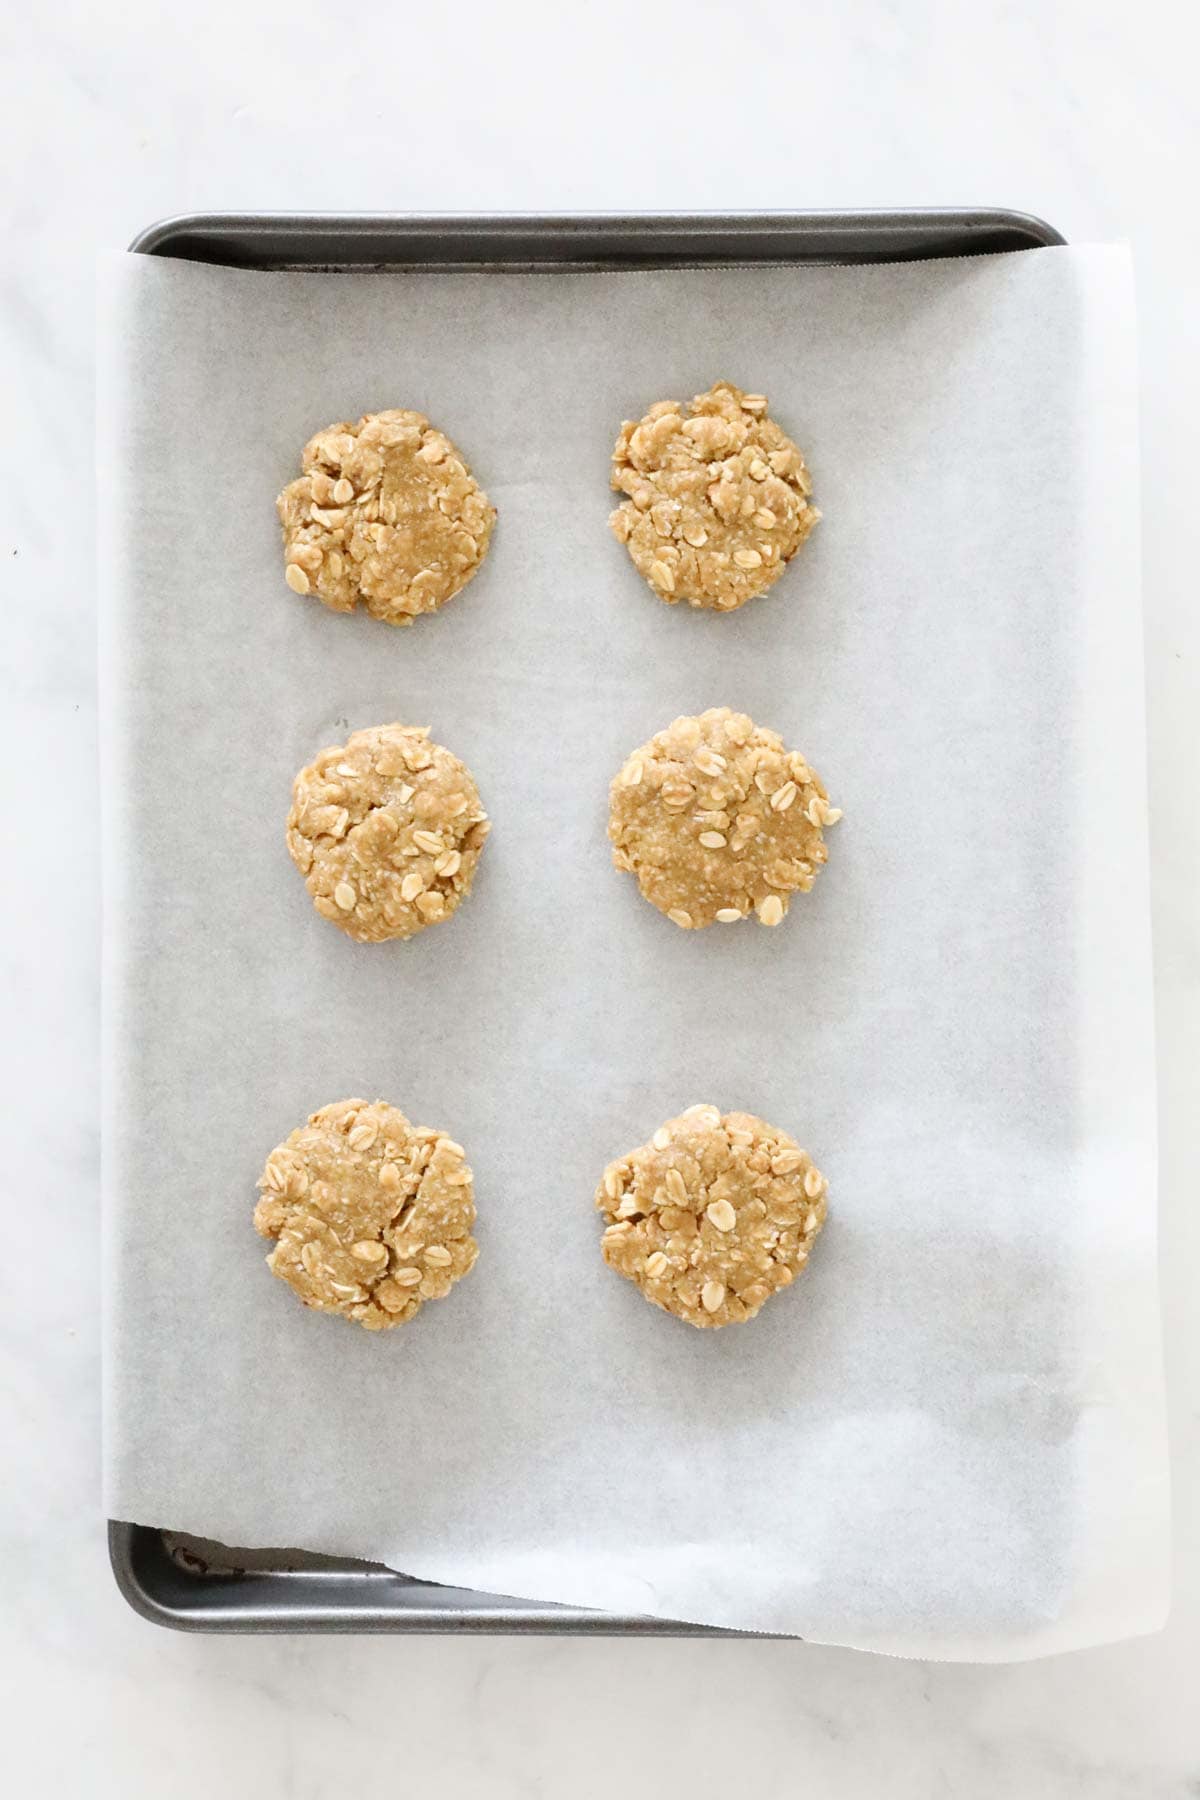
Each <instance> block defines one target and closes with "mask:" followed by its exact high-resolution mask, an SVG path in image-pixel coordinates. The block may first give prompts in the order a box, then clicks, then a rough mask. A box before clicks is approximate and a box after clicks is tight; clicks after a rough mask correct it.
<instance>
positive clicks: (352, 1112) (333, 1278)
mask: <svg viewBox="0 0 1200 1800" xmlns="http://www.w3.org/2000/svg"><path fill="white" fill-rule="evenodd" d="M258 1186H259V1189H260V1193H261V1198H260V1199H259V1202H258V1204H257V1206H256V1207H255V1209H254V1226H255V1230H256V1231H257V1232H258V1233H259V1235H260V1236H261V1237H265V1238H274V1239H275V1248H274V1249H273V1250H272V1251H271V1254H270V1255H269V1256H268V1257H267V1266H268V1268H269V1269H270V1270H271V1273H272V1274H273V1275H278V1277H279V1279H280V1280H281V1281H286V1282H287V1284H288V1286H289V1287H290V1288H292V1289H293V1290H294V1292H295V1293H296V1294H298V1295H299V1297H300V1299H301V1300H303V1302H304V1304H305V1306H312V1307H315V1308H316V1309H317V1310H318V1311H319V1312H331V1313H337V1314H339V1315H340V1316H341V1317H342V1318H343V1319H350V1320H352V1321H353V1322H354V1323H355V1324H357V1325H364V1326H365V1327H366V1328H367V1330H368V1331H387V1330H390V1328H391V1327H392V1326H393V1325H403V1324H404V1323H405V1322H406V1321H407V1320H408V1319H411V1318H412V1317H413V1315H414V1313H416V1312H418V1311H419V1310H420V1308H421V1307H422V1305H423V1304H424V1302H425V1301H426V1300H440V1299H442V1298H443V1296H444V1295H446V1294H448V1293H449V1292H450V1289H451V1288H452V1287H453V1285H454V1283H455V1282H456V1281H460V1280H461V1279H462V1277H463V1276H464V1275H465V1274H467V1272H468V1271H469V1270H470V1268H471V1267H472V1265H473V1264H474V1262H475V1258H476V1256H477V1254H478V1249H479V1247H478V1245H477V1244H476V1242H475V1240H474V1238H473V1237H472V1236H471V1227H472V1225H473V1224H474V1223H475V1200H474V1185H473V1182H472V1178H471V1171H470V1168H469V1167H468V1165H467V1161H466V1157H465V1154H464V1152H463V1148H462V1145H461V1144H456V1143H455V1142H454V1140H453V1139H452V1138H448V1137H447V1136H446V1135H445V1134H444V1133H443V1132H440V1131H430V1130H429V1129H427V1128H426V1127H425V1126H420V1125H410V1124H409V1122H408V1120H407V1119H406V1118H405V1116H404V1114H403V1113H402V1112H400V1111H399V1109H398V1108H397V1107H394V1106H389V1105H388V1103H387V1101H386V1100H376V1101H375V1102H374V1104H372V1105H368V1103H367V1102H366V1101H365V1100H338V1101H336V1102H335V1103H334V1104H333V1105H332V1106H323V1107H322V1108H321V1109H320V1111H319V1112H315V1113H313V1114H312V1116H311V1117H310V1119H309V1121H308V1124H307V1125H301V1126H300V1127H299V1129H298V1130H296V1131H293V1132H292V1134H291V1136H290V1137H288V1138H285V1139H284V1141H283V1143H282V1144H280V1145H278V1146H277V1148H276V1149H274V1150H272V1152H271V1154H270V1156H269V1157H268V1158H267V1166H266V1168H265V1169H264V1170H263V1173H262V1177H261V1179H260V1181H259V1183H258Z"/></svg>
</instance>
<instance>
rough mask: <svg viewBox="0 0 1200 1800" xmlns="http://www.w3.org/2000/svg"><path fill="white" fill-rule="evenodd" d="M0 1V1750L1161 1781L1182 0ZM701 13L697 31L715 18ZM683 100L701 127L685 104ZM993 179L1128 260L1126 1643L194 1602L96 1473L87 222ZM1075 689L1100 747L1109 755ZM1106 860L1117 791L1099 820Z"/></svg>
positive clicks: (513, 1787)
mask: <svg viewBox="0 0 1200 1800" xmlns="http://www.w3.org/2000/svg"><path fill="white" fill-rule="evenodd" d="M440 14H442V9H439V8H437V7H435V6H431V5H424V6H420V7H418V6H415V5H411V4H404V3H397V0H394V3H393V4H391V5H374V4H371V3H369V0H368V4H365V5H359V6H357V7H355V8H353V9H347V10H346V11H345V12H343V13H339V12H338V11H337V10H336V9H333V8H328V7H320V8H319V7H317V6H316V5H315V4H312V3H311V0H291V3H290V4H283V3H282V0H277V3H275V4H262V3H258V4H256V3H255V0H243V3H242V4H240V5H233V4H230V3H229V0H219V3H214V4H212V5H209V6H208V7H207V8H205V9H202V17H201V15H199V14H196V13H195V12H192V13H190V14H189V13H174V12H172V11H171V10H170V9H165V8H163V9H160V8H158V7H156V6H151V5H149V4H148V3H147V0H142V3H141V4H140V5H133V6H130V7H129V8H127V9H126V16H125V17H124V18H121V17H118V15H117V13H116V10H115V9H109V8H96V7H92V6H89V5H86V4H83V3H82V0H62V4H60V5H58V6H55V7H53V8H40V7H39V8H35V7H32V6H26V7H25V8H23V9H21V17H20V19H19V20H18V9H17V8H16V7H15V6H14V7H12V8H9V9H8V11H7V15H6V30H5V55H4V57H3V59H2V60H0V169H2V170H3V177H2V178H0V217H2V218H3V222H4V226H5V245H4V247H5V252H6V253H5V255H4V258H3V263H2V265H0V353H2V356H3V371H4V378H3V386H2V388H0V392H3V395H4V405H3V412H2V414H0V418H2V428H0V444H2V446H3V448H2V450H0V455H2V457H3V466H4V479H3V482H2V483H0V568H2V569H3V576H4V585H3V593H4V625H3V639H2V642H3V650H2V652H0V672H2V682H3V690H2V691H3V707H2V708H0V733H2V734H3V768H4V771H5V774H6V777H7V779H6V780H5V782H4V784H3V793H2V797H0V806H2V808H3V819H4V832H3V843H4V848H5V852H6V856H5V876H4V879H3V881H2V882H0V912H2V922H3V930H2V931H0V974H2V985H0V993H2V994H3V997H4V998H3V1015H4V1016H3V1025H2V1027H0V1029H2V1031H3V1058H4V1060H3V1070H2V1086H0V1091H2V1092H3V1094H4V1096H5V1111H6V1129H5V1136H4V1143H5V1148H6V1152H7V1156H6V1164H5V1176H6V1180H5V1190H6V1191H5V1195H4V1200H3V1220H4V1230H3V1240H2V1241H3V1245H4V1252H5V1254H4V1256H3V1258H2V1260H0V1283H2V1284H3V1297H2V1299H0V1429H2V1430H3V1433H4V1443H5V1447H6V1452H7V1454H6V1458H5V1462H6V1475H7V1479H6V1480H5V1481H4V1482H3V1483H0V1555H2V1562H0V1568H2V1569H3V1575H2V1577H0V1583H2V1591H3V1606H2V1608H0V1695H2V1696H3V1699H2V1701H0V1714H2V1715H3V1717H4V1729H3V1735H2V1736H0V1768H2V1769H3V1770H4V1771H5V1773H6V1774H7V1775H8V1777H9V1780H8V1783H7V1786H8V1789H9V1791H11V1792H13V1793H21V1794H24V1793H29V1792H33V1791H35V1788H36V1791H45V1792H60V1793H64V1794H71V1795H76V1794H78V1795H80V1796H87V1797H88V1800H92V1797H93V1796H95V1797H96V1800H108V1797H109V1796H113V1797H115V1796H121V1797H122V1800H140V1797H141V1796H149V1795H152V1794H157V1793H159V1792H160V1791H167V1792H170V1793H171V1794H173V1795H175V1796H178V1797H179V1800H192V1796H196V1797H197V1800H200V1797H203V1800H209V1797H210V1796H212V1795H213V1794H215V1793H221V1794H223V1795H227V1796H230V1797H231V1800H234V1797H236V1796H240V1795H251V1794H253V1795H255V1796H264V1797H265V1796H275V1795H279V1796H289V1797H291V1796H295V1797H296V1800H320V1797H322V1796H325V1795H333V1794H337V1793H340V1792H341V1791H343V1790H344V1789H347V1788H350V1789H351V1790H353V1789H356V1788H360V1787H361V1786H362V1785H363V1784H364V1783H367V1782H370V1783H371V1784H372V1785H374V1784H375V1783H376V1782H380V1781H381V1782H384V1783H386V1784H387V1785H388V1786H389V1787H394V1789H395V1791H397V1792H400V1793H406V1792H409V1791H414V1790H415V1789H416V1788H417V1786H418V1784H424V1783H426V1782H429V1783H431V1784H432V1783H436V1784H437V1791H438V1792H439V1793H440V1794H443V1795H446V1796H451V1797H457V1796H460V1795H474V1794H487V1795H488V1796H489V1797H494V1800H505V1797H506V1796H508V1795H512V1796H518V1795H520V1796H534V1795H542V1794H545V1795H558V1794H570V1795H572V1796H576V1795H578V1796H588V1795H592V1794H595V1795H600V1794H606V1793H608V1792H609V1791H610V1790H612V1789H613V1788H614V1787H615V1786H617V1785H618V1784H623V1786H624V1788H625V1790H626V1791H627V1792H628V1793H629V1794H631V1795H642V1794H645V1795H651V1794H653V1795H656V1796H659V1795H664V1794H666V1795H670V1794H674V1793H676V1792H679V1793H682V1792H684V1791H686V1792H688V1793H689V1794H691V1795H695V1796H697V1800H700V1797H702V1796H705V1795H709V1794H712V1795H716V1794H718V1793H721V1792H724V1791H726V1790H727V1789H728V1790H732V1789H733V1787H734V1786H735V1784H737V1785H740V1784H742V1783H747V1782H750V1783H753V1784H754V1786H755V1787H757V1789H758V1791H759V1792H762V1793H764V1794H767V1795H772V1796H773V1795H776V1794H780V1795H782V1794H785V1793H790V1792H791V1791H793V1789H795V1788H797V1787H799V1786H801V1785H803V1786H804V1788H805V1789H806V1791H808V1792H810V1793H812V1794H814V1795H819V1796H826V1795H830V1796H838V1797H839V1800H840V1797H842V1796H846V1797H848V1800H855V1797H857V1796H863V1797H867V1796H870V1797H872V1800H873V1797H874V1796H875V1795H876V1794H879V1793H881V1792H886V1793H887V1794H888V1795H889V1796H891V1800H910V1797H911V1800H928V1797H930V1796H941V1795H954V1796H958V1795H964V1796H969V1797H970V1800H1007V1797H1009V1796H1012V1797H1014V1800H1016V1797H1018V1796H1019V1797H1020V1800H1037V1797H1039V1796H1043V1795H1045V1796H1059V1795H1067V1796H1070V1795H1081V1796H1082V1795H1087V1796H1095V1797H1104V1800H1109V1797H1111V1800H1140V1797H1143V1796H1147V1797H1148V1796H1153V1800H1175V1797H1179V1800H1183V1797H1184V1796H1194V1795H1197V1794H1200V1708H1198V1707H1197V1705H1196V1689H1197V1670H1198V1669H1200V1525H1198V1519H1200V1507H1198V1504H1197V1502H1198V1499H1200V1430H1198V1420H1200V1330H1197V1328H1196V1326H1195V1323H1194V1299H1193V1295H1194V1288H1195V1270H1196V1267H1197V1253H1198V1251H1200V1214H1198V1212H1197V1209H1196V1206H1195V1195H1194V1170H1195V1163H1196V1151H1197V1147H1198V1143H1197V1140H1198V1125H1197V1119H1198V1117H1200V1113H1198V1109H1196V1108H1195V1106H1194V1103H1193V1104H1192V1105H1191V1106H1189V1100H1191V1101H1193V1102H1194V1089H1195V1082H1194V1070H1195V1068H1196V1066H1197V1050H1198V1048H1200V1046H1198V1044H1197V1016H1198V1015H1197V997H1198V996H1197V988H1198V986H1200V978H1198V969H1200V942H1198V937H1197V929H1196V921H1197V907H1196V900H1195V896H1196V892H1197V886H1198V883H1197V875H1198V873H1200V871H1198V867H1197V864H1198V860H1200V859H1198V857H1197V850H1198V824H1197V808H1196V803H1195V791H1196V777H1197V773H1198V770H1197V761H1198V759H1197V732H1196V724H1195V719H1196V712H1197V708H1196V703H1195V668H1196V654H1197V650H1198V648H1200V627H1198V625H1197V605H1196V584H1195V576H1194V568H1195V550H1194V512H1195V502H1194V499H1193V495H1192V490H1193V487H1194V481H1193V477H1192V463H1193V461H1194V449H1193V443H1192V439H1193V435H1194V421H1195V419H1196V417H1197V414H1198V413H1200V392H1198V386H1200V383H1198V378H1197V354H1196V352H1197V340H1196V328H1195V309H1196V293H1197V287H1198V283H1200V247H1198V240H1197V236H1196V231H1195V224H1194V216H1193V215H1194V209H1193V204H1192V187H1193V183H1194V178H1195V175H1196V170H1197V152H1198V148H1200V145H1198V140H1197V132H1196V127H1195V122H1194V114H1195V103H1194V91H1193V76H1194V68H1195V63H1196V52H1197V49H1198V48H1200V43H1198V41H1197V24H1196V15H1195V11H1194V9H1193V8H1190V7H1186V6H1185V5H1184V4H1183V0H1144V3H1143V4H1142V5H1140V6H1138V7H1136V8H1129V7H1127V6H1125V5H1123V4H1121V3H1120V0H1043V4H1041V5H1039V6H1037V7H1032V6H1031V7H1025V8H1021V7H1014V6H1009V5H1007V4H1001V0H969V3H968V4H962V3H961V0H907V3H905V0H894V3H893V4H887V3H886V0H846V3H845V4H843V5H840V6H832V5H830V6H822V5H817V6H809V7H803V8H800V7H785V6H782V5H770V4H767V3H766V0H742V4H741V6H740V7H736V8H735V7H722V6H717V5H715V4H710V3H709V0H691V4H681V3H680V4H665V5H664V4H658V5H656V4H653V0H643V4H640V5H639V4H632V3H630V0H614V3H613V4H610V5H608V6H606V7H603V8H600V7H595V8H587V9H584V8H574V7H571V6H569V5H566V6H564V5H562V4H561V0H560V3H559V4H541V5H539V4H531V3H529V0H525V3H524V4H522V3H521V0H510V4H508V5H507V6H505V7H491V6H482V5H481V6H473V5H466V6H460V7H458V8H455V9H453V10H452V11H451V10H450V9H445V12H444V16H441V17H440V19H439V15H440ZM735 18H736V19H737V20H738V21H739V23H737V24H734V23H733V21H734V19H735ZM714 115H715V117H716V120H717V122H716V123H714ZM927 202H928V203H932V202H941V203H962V202H975V203H1002V204H1010V205H1017V206H1024V207H1026V208H1028V209H1030V210H1033V211H1036V212H1040V213H1042V214H1044V215H1045V216H1046V217H1048V218H1050V219H1052V220H1053V221H1054V222H1055V223H1056V224H1057V225H1058V226H1059V227H1060V228H1061V229H1062V230H1063V231H1064V232H1065V233H1066V234H1067V235H1068V236H1069V237H1070V238H1072V239H1074V240H1077V241H1079V240H1083V239H1088V238H1111V237H1120V236H1126V237H1128V238H1130V239H1131V240H1132V242H1133V245H1134V248H1135V252H1136V256H1137V263H1138V271H1139V281H1140V295H1141V316H1142V329H1143V368H1144V413H1143V427H1144V467H1145V480H1144V508H1145V521H1146V554H1145V569H1146V597H1147V641H1148V659H1149V660H1148V684H1149V694H1150V718H1151V724H1150V731H1151V745H1150V749H1151V783H1152V828H1153V837H1154V882H1155V896H1154V898H1155V929H1156V937H1157V941H1156V958H1157V985H1158V1005H1159V1030H1160V1054H1161V1065H1162V1067H1161V1092H1162V1115H1163V1116H1162V1149H1163V1187H1162V1192H1163V1271H1164V1283H1165V1290H1164V1306H1165V1322H1166V1339H1167V1353H1168V1372H1169V1379H1170V1383H1171V1393H1172V1427H1173V1438H1174V1443H1173V1449H1174V1461H1175V1474H1176V1484H1177V1485H1176V1494H1177V1531H1176V1543H1177V1548H1176V1571H1177V1574H1176V1584H1177V1594H1176V1606H1175V1612H1174V1616H1173V1618H1172V1621H1171V1624H1170V1625H1169V1627H1168V1628H1167V1630H1166V1631H1165V1632H1164V1633H1162V1634H1161V1635H1160V1636H1158V1637H1156V1638H1153V1639H1147V1640H1143V1641H1141V1642H1135V1643H1129V1644H1125V1645H1118V1646H1115V1647H1113V1648H1110V1649H1102V1650H1097V1651H1093V1652H1087V1653H1083V1654H1078V1655H1075V1656H1070V1657H1063V1658H1059V1659H1055V1660H1053V1661H1050V1662H1047V1663H1043V1664H1038V1665H1026V1666H1021V1667H1015V1668H987V1669H978V1668H953V1667H944V1666H935V1665H921V1664H906V1663H896V1662H887V1661H882V1660H877V1659H871V1658H867V1657H861V1656H856V1655H854V1654H852V1653H849V1652H842V1651H830V1650H818V1649H811V1648H808V1647H805V1646H803V1645H788V1644H771V1643H732V1644H717V1645H714V1644H700V1643H689V1642H675V1643H670V1642H657V1641H655V1642H635V1643H623V1642H620V1641H614V1642H598V1643H583V1642H569V1641H509V1640H500V1639H496V1640H479V1641H473V1642H472V1641H462V1642H457V1641H446V1640H425V1641H422V1640H411V1641H404V1640H398V1639H391V1640H369V1639H346V1640H328V1639H325V1640H317V1639H307V1640H301V1639H297V1640H260V1639H249V1640H248V1639H241V1640H235V1639H204V1638H187V1637H180V1636H173V1635H168V1634H165V1633H161V1632H156V1631H154V1630H153V1629H152V1628H151V1627H149V1626H147V1625H144V1624H143V1623H141V1621H139V1620H138V1619H136V1618H135V1617H134V1616H133V1615H132V1614H131V1613H130V1612H128V1611H127V1610H126V1609H125V1607H124V1604H123V1602H121V1601H120V1600H119V1599H118V1597H117V1595H116V1592H115V1590H114V1588H113V1586H112V1583H111V1580H110V1577H109V1574H108V1570H107V1566H106V1563H105V1556H104V1545H103V1537H102V1526H101V1519H100V1508H99V1500H98V1460H99V1459H98V1423H97V1394H98V1379H97V1348H96V1345H97V1316H96V1315H97V1273H96V1271H97V1260H98V1240H97V1124H96V1119H97V1071H96V1034H97V986H96V964H97V946H98V925H97V917H98V891H97V877H96V847H97V831H96V808H97V785H96V774H95V760H94V756H95V731H96V722H95V701H94V692H93V680H94V654H93V630H94V607H93V593H94V580H93V567H92V551H91V544H92V530H93V517H92V503H91V499H90V494H91V364H92V260H93V256H94V253H95V251H96V249H97V248H99V247H101V246H112V245H121V244H123V243H125V242H127V241H128V239H129V238H130V237H131V236H132V235H133V233H134V232H135V231H136V230H137V229H138V228H139V227H140V226H142V225H143V224H145V223H147V222H148V221H149V220H151V219H153V218H155V217H158V216H160V215H163V214H166V213H170V212H177V211H184V210H188V209H196V208H204V209H210V208H211V209H216V208H226V207H247V208H255V207H263V208H268V207H293V208H321V207H327V208H334V207H346V208H361V209H380V210H383V209H387V208H404V207H412V208H419V209H422V210H435V209H439V208H446V209H453V208H458V209H469V208H479V209H487V208H496V209H504V208H547V209H557V208H561V209H567V208H588V207H596V208H603V207H613V208H619V209H627V208H635V207H644V208H651V207H654V206H695V207H712V208H721V207H739V206H747V207H750V206H810V205H823V204H824V205H841V204H846V205H854V204H866V205H882V204H909V203H911V204H916V203H927ZM1119 750H1120V744H1119V725H1118V727H1117V729H1116V731H1115V733H1114V753H1116V754H1119ZM1114 854H1118V855H1119V854H1120V821H1119V820H1114Z"/></svg>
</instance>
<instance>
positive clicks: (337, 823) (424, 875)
mask: <svg viewBox="0 0 1200 1800" xmlns="http://www.w3.org/2000/svg"><path fill="white" fill-rule="evenodd" d="M488 830H489V824H488V818H487V814H486V813H485V812H484V810H483V806H482V804H481V802H480V798H479V790H478V788H477V787H476V786H475V781H474V778H473V777H472V775H471V772H470V770H469V769H468V768H466V766H465V765H464V764H463V763H461V762H460V761H459V760H458V758H457V756H454V755H453V754H452V753H451V752H450V751H449V750H446V749H444V748H443V746H442V745H441V744H434V743H430V741H429V732H428V729H427V728H426V727H425V726H419V725H376V726H372V727H371V728H370V729H368V730H366V731H356V732H354V733H353V735H352V736H351V737H349V738H347V740H346V742H345V743H344V744H341V745H338V744H335V745H333V746H331V747H330V748H329V749H326V750H322V751H321V752H320V754H319V755H318V756H317V757H316V759H315V760H314V761H313V762H311V763H310V764H309V765H308V767H307V768H304V769H301V771H300V773H299V774H298V775H297V777H296V779H295V781H294V783H293V784H292V806H291V811H290V812H289V813H288V820H287V845H288V849H289V851H290V852H291V856H292V861H293V862H294V863H295V865H296V867H297V868H298V869H299V870H300V872H301V874H302V875H303V876H304V880H305V884H306V885H307V887H308V891H309V894H310V895H311V896H312V902H313V905H314V906H315V907H316V909H317V911H318V912H319V913H320V914H321V915H322V916H323V917H324V918H326V919H330V920H332V921H333V923H334V924H335V925H337V926H339V927H340V928H341V930H342V931H344V932H347V933H348V934H349V936H350V937H352V938H355V939H357V940H358V942H359V943H363V944H378V943H382V942H384V940H385V939H388V938H409V937H412V936H413V935H414V933H415V932H418V931H422V930H424V928H425V926H426V925H436V924H437V923H438V922H439V921H440V920H443V919H448V918H450V916H451V915H452V914H453V912H454V911H455V909H456V908H457V907H458V906H459V905H460V903H461V902H462V901H463V900H465V899H466V897H467V895H468V894H469V893H470V892H471V882H472V880H473V878H474V874H475V866H476V864H477V863H478V861H479V853H480V851H481V850H482V848H483V845H484V841H485V839H486V837H487V834H488Z"/></svg>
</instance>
